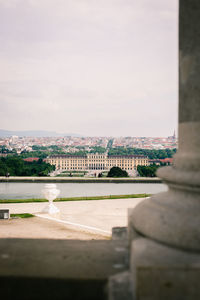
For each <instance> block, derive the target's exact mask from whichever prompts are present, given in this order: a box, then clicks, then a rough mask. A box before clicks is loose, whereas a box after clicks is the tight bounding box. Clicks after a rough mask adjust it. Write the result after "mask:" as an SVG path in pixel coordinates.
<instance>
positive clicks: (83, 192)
mask: <svg viewBox="0 0 200 300" xmlns="http://www.w3.org/2000/svg"><path fill="white" fill-rule="evenodd" d="M44 185H45V183H18V182H2V183H0V199H26V198H41V197H42V194H41V191H42V189H43V188H44ZM57 187H58V188H59V190H60V192H61V193H60V196H59V197H61V198H62V197H63V198H64V197H81V196H83V197H87V196H104V195H125V194H142V193H146V194H156V193H160V192H164V191H167V186H166V185H165V184H162V183H57Z"/></svg>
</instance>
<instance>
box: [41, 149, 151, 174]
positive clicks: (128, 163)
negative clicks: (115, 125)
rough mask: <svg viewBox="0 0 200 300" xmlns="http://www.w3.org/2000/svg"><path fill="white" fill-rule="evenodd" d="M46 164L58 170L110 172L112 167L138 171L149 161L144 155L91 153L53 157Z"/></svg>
mask: <svg viewBox="0 0 200 300" xmlns="http://www.w3.org/2000/svg"><path fill="white" fill-rule="evenodd" d="M45 162H46V163H49V164H51V165H55V167H56V170H69V171H73V170H75V171H78V170H80V171H81V170H82V171H88V170H110V169H111V168H112V167H120V168H121V169H123V170H126V171H130V170H137V166H138V165H140V166H148V165H149V159H148V157H147V156H143V155H107V154H105V153H104V154H99V153H96V154H94V153H89V154H87V155H84V156H78V155H52V156H48V157H47V158H46V159H45Z"/></svg>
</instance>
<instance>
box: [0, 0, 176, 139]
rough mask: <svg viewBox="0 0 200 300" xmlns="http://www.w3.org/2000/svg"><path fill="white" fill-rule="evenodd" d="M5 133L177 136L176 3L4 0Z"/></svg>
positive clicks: (0, 13) (0, 88)
mask: <svg viewBox="0 0 200 300" xmlns="http://www.w3.org/2000/svg"><path fill="white" fill-rule="evenodd" d="M0 107H1V109H0V128H1V129H7V130H49V131H56V132H59V133H72V132H73V133H77V134H81V135H84V136H168V135H172V134H173V131H174V129H175V130H176V129H177V122H178V121H177V114H178V112H177V111H178V4H177V0H168V1H166V0H98V1H97V0H0Z"/></svg>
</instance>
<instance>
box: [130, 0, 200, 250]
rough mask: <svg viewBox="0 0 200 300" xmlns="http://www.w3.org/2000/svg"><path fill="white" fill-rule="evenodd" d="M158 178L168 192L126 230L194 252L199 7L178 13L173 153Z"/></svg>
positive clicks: (191, 0) (199, 206)
mask: <svg viewBox="0 0 200 300" xmlns="http://www.w3.org/2000/svg"><path fill="white" fill-rule="evenodd" d="M158 176H159V177H161V178H162V179H163V181H164V182H165V183H167V185H168V188H169V191H168V192H166V193H162V194H158V195H156V196H153V197H152V198H150V199H148V200H146V201H144V202H143V203H142V204H140V205H138V207H137V208H136V209H135V210H134V211H133V213H132V215H131V220H130V223H131V226H133V227H134V229H135V231H137V232H139V233H141V234H142V235H144V236H146V237H149V238H150V239H153V240H156V241H158V242H161V243H163V244H166V245H168V246H171V247H176V248H179V249H183V250H189V251H200V1H199V0H181V1H180V8H179V149H178V153H177V154H176V155H175V157H174V166H173V167H165V168H161V169H160V170H159V171H158Z"/></svg>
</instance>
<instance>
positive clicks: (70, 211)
mask: <svg viewBox="0 0 200 300" xmlns="http://www.w3.org/2000/svg"><path fill="white" fill-rule="evenodd" d="M141 201H143V198H135V199H113V200H92V201H69V202H65V201H63V202H56V206H57V207H58V208H59V209H60V212H61V213H60V215H59V216H57V217H56V218H58V219H60V220H62V221H67V222H72V223H79V224H81V225H85V226H90V227H95V228H98V229H100V231H101V230H102V236H103V235H104V236H105V234H104V233H103V231H107V232H111V230H112V227H115V226H127V212H128V208H133V207H135V206H136V205H137V204H138V203H139V202H141ZM46 205H47V203H44V202H43V203H15V204H13V203H12V204H0V209H4V208H8V209H9V210H10V213H11V214H12V213H32V214H38V213H40V212H41V211H42V209H43V208H44V207H45V206H46ZM37 219H38V218H37ZM28 220H31V219H27V223H28ZM42 221H43V222H50V223H51V224H57V225H58V222H56V221H50V220H44V219H42ZM42 221H41V222H42ZM2 222H6V221H1V223H2ZM30 222H33V221H30ZM50 223H49V224H50ZM4 224H5V223H4ZM59 224H60V226H62V228H63V227H64V228H66V230H76V231H80V232H90V233H93V234H97V233H98V234H101V232H100V231H99V232H97V231H96V232H95V231H93V230H91V231H90V230H88V229H83V228H81V227H80V228H78V227H77V226H70V225H68V224H64V223H59ZM57 225H53V226H57ZM51 227H52V226H51ZM1 228H2V227H1ZM5 228H6V227H5ZM13 228H14V227H13ZM51 230H52V229H51ZM37 234H38V237H40V236H39V235H40V234H39V231H38V233H37ZM54 234H55V233H54ZM0 236H1V237H2V235H1V234H0ZM41 237H42V236H41Z"/></svg>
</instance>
